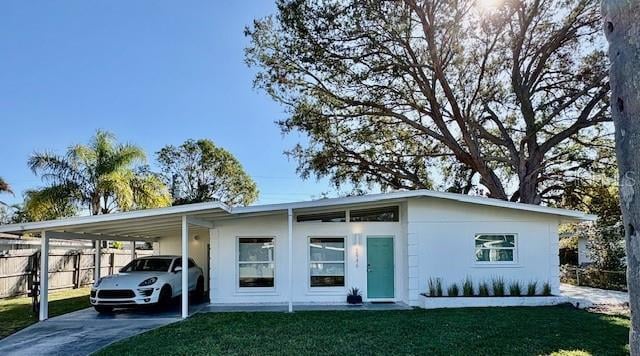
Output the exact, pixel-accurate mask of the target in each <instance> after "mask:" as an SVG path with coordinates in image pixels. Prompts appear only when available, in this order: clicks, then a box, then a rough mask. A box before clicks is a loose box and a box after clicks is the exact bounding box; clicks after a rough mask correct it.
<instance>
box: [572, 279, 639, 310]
mask: <svg viewBox="0 0 640 356" xmlns="http://www.w3.org/2000/svg"><path fill="white" fill-rule="evenodd" d="M560 294H562V295H563V296H565V297H567V298H569V301H570V302H571V304H573V305H576V306H577V307H579V308H590V307H592V306H596V305H622V304H625V303H628V302H629V295H628V294H627V293H626V292H618V291H613V290H606V289H598V288H591V287H583V286H574V285H571V284H560Z"/></svg>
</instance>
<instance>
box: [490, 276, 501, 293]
mask: <svg viewBox="0 0 640 356" xmlns="http://www.w3.org/2000/svg"><path fill="white" fill-rule="evenodd" d="M491 287H492V288H493V295H494V296H496V297H504V279H503V278H502V277H494V278H493V279H491Z"/></svg>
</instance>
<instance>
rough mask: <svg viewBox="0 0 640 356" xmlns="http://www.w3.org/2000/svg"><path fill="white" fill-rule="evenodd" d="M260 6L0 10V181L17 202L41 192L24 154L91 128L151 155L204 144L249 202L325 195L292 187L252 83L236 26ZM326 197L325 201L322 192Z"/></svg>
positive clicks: (8, 6) (288, 165) (13, 4)
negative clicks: (249, 193)
mask: <svg viewBox="0 0 640 356" xmlns="http://www.w3.org/2000/svg"><path fill="white" fill-rule="evenodd" d="M274 11H275V4H274V3H273V2H272V1H266V0H246V1H227V2H223V1H189V2H178V1H158V0H153V1H140V0H138V1H80V0H78V1H40V2H31V1H23V0H15V1H8V0H7V1H2V2H0V122H1V125H2V129H1V131H0V176H2V177H4V179H5V180H7V181H8V182H9V183H10V184H11V185H12V186H13V188H14V191H15V192H16V196H15V197H13V198H12V197H10V196H3V197H2V199H1V200H2V201H5V202H7V203H17V202H20V201H21V194H22V192H23V191H24V190H25V189H27V188H33V187H37V186H41V185H42V183H41V182H40V180H39V179H38V178H37V177H36V176H34V175H33V174H32V173H31V172H30V171H29V169H28V168H27V166H26V161H27V159H28V157H29V155H30V154H31V153H33V152H34V151H36V150H52V151H55V152H58V153H63V152H64V151H65V149H66V147H68V146H69V145H71V144H74V143H83V142H86V141H87V139H88V138H89V137H90V136H91V135H92V134H93V133H94V132H95V130H96V129H98V128H102V129H106V130H109V131H111V132H113V133H115V134H116V135H117V136H118V138H119V139H120V140H121V141H123V142H124V141H127V142H131V143H135V144H138V145H140V146H141V147H143V148H144V149H145V150H146V151H147V153H148V154H149V156H150V158H151V159H150V161H151V162H150V163H153V162H152V160H153V154H154V153H155V152H156V151H157V150H158V149H159V148H161V147H162V146H164V145H166V144H180V143H181V142H183V141H184V140H186V139H188V138H210V139H213V140H214V141H215V142H216V144H218V145H220V146H222V147H224V148H226V149H228V150H229V151H231V152H232V153H233V154H234V155H235V156H236V157H237V158H238V159H239V160H240V161H241V162H242V164H243V165H244V167H245V169H246V170H247V172H248V173H249V174H250V175H251V176H252V177H253V178H254V179H255V180H256V182H257V183H258V186H259V188H260V191H261V194H260V200H259V202H260V203H274V202H281V201H291V200H306V199H310V198H312V197H318V196H319V194H320V193H322V192H333V190H332V189H331V187H330V185H329V184H328V182H327V181H326V180H323V181H320V182H316V181H315V180H313V179H312V180H309V181H302V180H301V179H300V178H298V177H297V175H296V173H295V168H296V163H295V162H290V161H288V160H287V158H286V157H285V156H284V155H283V154H282V153H283V151H284V150H285V149H287V148H288V147H291V146H292V145H293V144H295V143H296V142H298V141H299V140H301V139H303V138H302V137H299V136H291V135H290V136H287V137H283V136H282V134H281V133H280V130H279V128H278V127H277V126H276V125H275V124H274V121H275V120H278V119H280V118H282V117H284V114H283V111H282V108H281V107H279V106H278V105H277V104H275V103H274V102H273V101H272V100H271V99H270V98H269V97H267V96H266V95H265V94H264V93H262V92H259V91H257V90H256V89H254V88H253V87H252V79H253V70H252V69H250V68H248V67H247V66H246V65H245V63H244V53H243V49H244V47H245V45H246V44H247V39H246V38H245V37H244V35H243V29H244V26H246V25H248V24H250V23H251V21H252V20H253V19H254V18H256V17H262V16H266V15H268V14H270V13H273V12H274ZM332 195H333V194H332Z"/></svg>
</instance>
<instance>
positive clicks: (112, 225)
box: [0, 202, 229, 240]
mask: <svg viewBox="0 0 640 356" xmlns="http://www.w3.org/2000/svg"><path fill="white" fill-rule="evenodd" d="M228 215H229V210H228V208H227V207H226V206H225V205H223V204H220V203H217V202H209V203H200V204H190V205H182V206H173V207H168V208H159V209H147V210H139V211H131V212H124V213H115V214H106V215H96V216H82V217H76V218H68V219H61V220H51V221H42V222H33V223H24V224H13V225H6V226H0V232H8V233H15V234H25V233H30V234H34V235H39V234H40V233H41V232H42V231H55V232H69V233H73V234H70V235H69V238H77V239H81V238H82V236H81V234H91V238H88V239H95V237H96V236H95V235H105V236H108V237H124V238H136V239H140V240H144V239H157V238H163V237H179V236H180V231H181V228H182V216H187V217H188V218H189V219H194V220H195V219H197V220H199V221H205V222H210V223H213V221H214V220H215V219H217V218H221V217H224V216H228ZM207 230H208V229H207V228H206V227H203V226H198V225H190V226H189V231H190V232H191V233H196V234H198V233H199V234H205V233H207V234H208V231H207ZM105 239H107V238H105ZM109 239H111V238H109Z"/></svg>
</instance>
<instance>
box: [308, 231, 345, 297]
mask: <svg viewBox="0 0 640 356" xmlns="http://www.w3.org/2000/svg"><path fill="white" fill-rule="evenodd" d="M344 247H345V241H344V238H343V237H312V238H310V239H309V276H310V282H309V283H310V286H311V287H344V276H345V263H344V256H345V254H344Z"/></svg>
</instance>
